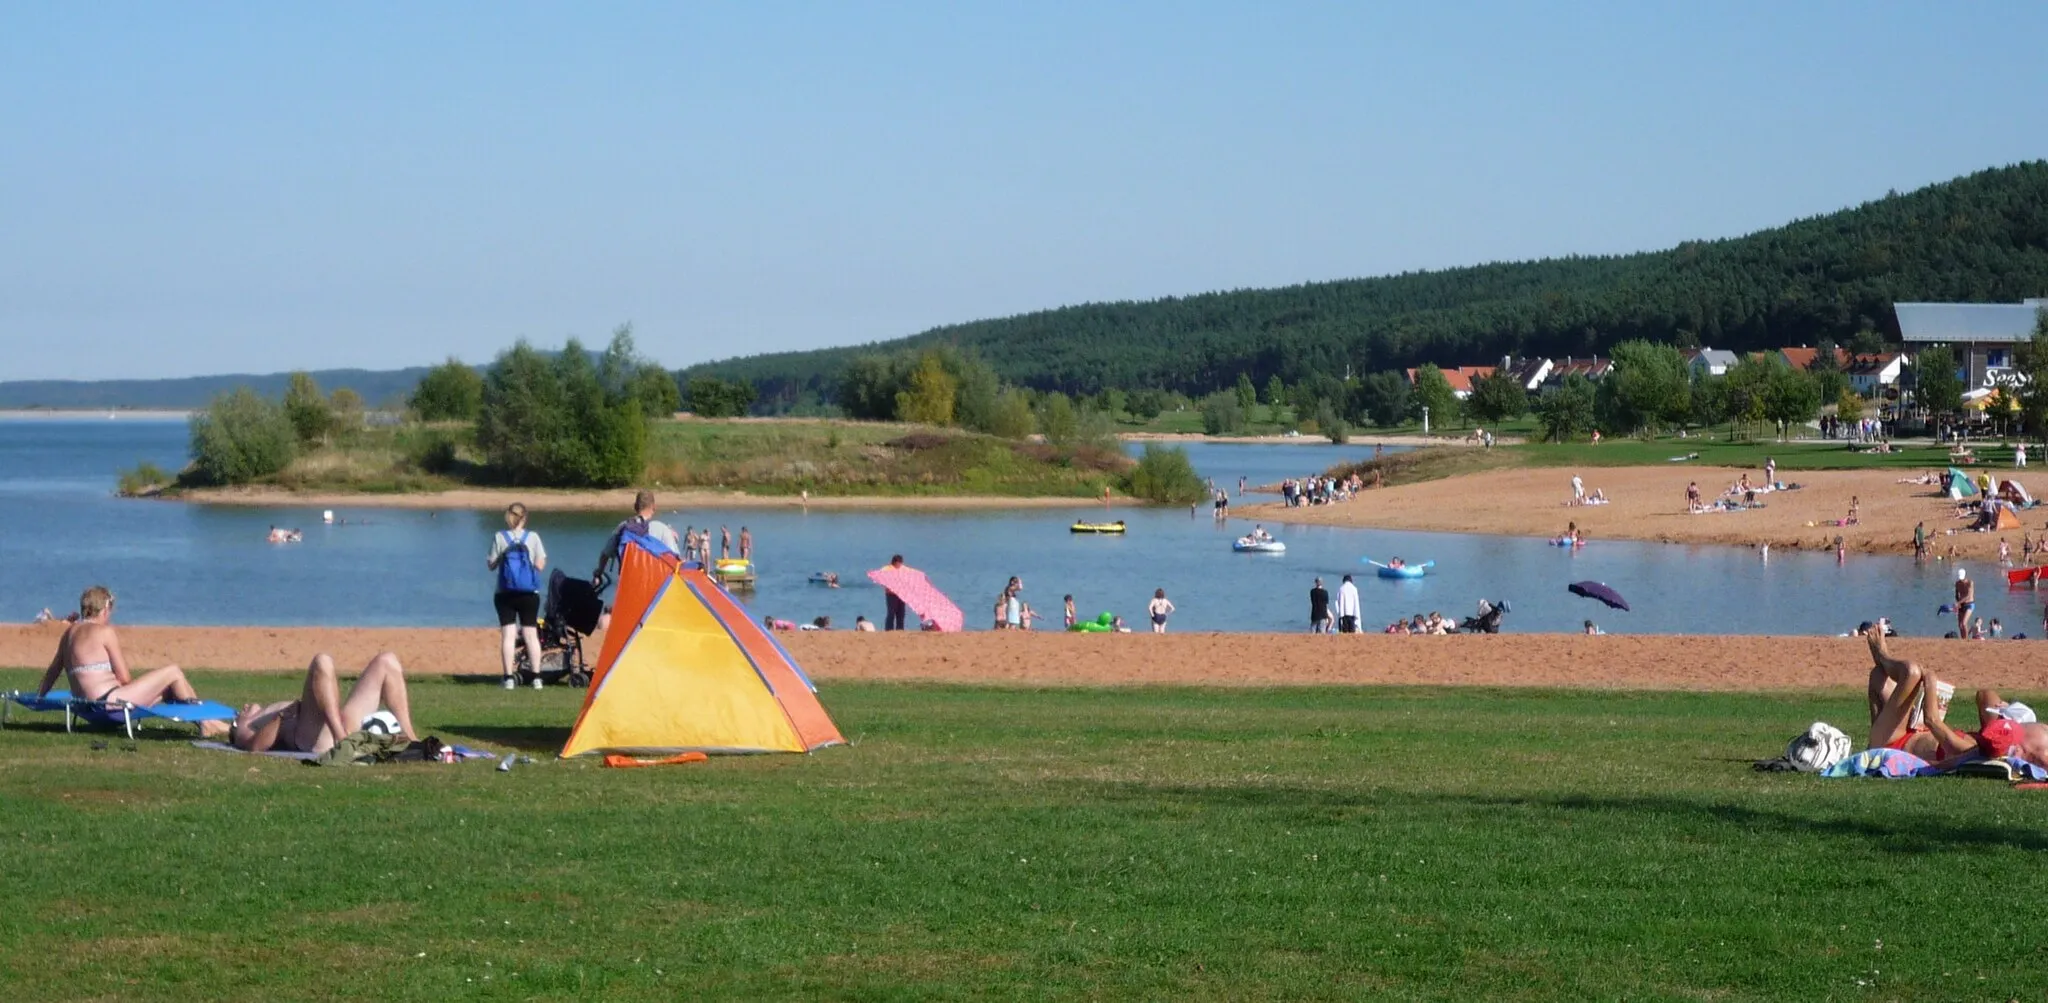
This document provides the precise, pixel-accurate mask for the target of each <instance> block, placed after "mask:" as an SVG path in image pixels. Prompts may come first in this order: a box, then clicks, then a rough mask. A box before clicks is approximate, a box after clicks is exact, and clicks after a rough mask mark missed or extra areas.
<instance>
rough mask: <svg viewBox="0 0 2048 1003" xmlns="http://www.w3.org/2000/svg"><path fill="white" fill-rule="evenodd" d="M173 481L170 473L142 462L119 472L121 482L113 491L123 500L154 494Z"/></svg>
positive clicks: (145, 461) (154, 465)
mask: <svg viewBox="0 0 2048 1003" xmlns="http://www.w3.org/2000/svg"><path fill="white" fill-rule="evenodd" d="M174 479H175V477H174V476H173V475H172V474H171V472H170V471H167V470H165V469H164V468H162V467H159V466H157V465H156V464H154V463H151V462H149V461H148V460H144V461H142V462H141V463H138V464H136V465H135V466H134V467H132V468H130V469H128V470H123V471H121V480H120V483H119V485H118V486H117V487H116V489H115V490H117V491H118V492H119V493H120V495H121V497H123V498H135V497H139V496H142V495H150V494H155V493H156V492H157V491H158V490H160V489H162V488H163V487H164V486H166V485H168V484H170V483H171V481H173V480H174Z"/></svg>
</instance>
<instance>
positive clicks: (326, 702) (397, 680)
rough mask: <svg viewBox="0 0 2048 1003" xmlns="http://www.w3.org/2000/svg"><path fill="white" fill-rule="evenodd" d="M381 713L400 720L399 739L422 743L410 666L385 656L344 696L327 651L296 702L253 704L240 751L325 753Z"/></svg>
mask: <svg viewBox="0 0 2048 1003" xmlns="http://www.w3.org/2000/svg"><path fill="white" fill-rule="evenodd" d="M379 709H383V710H388V711H390V712H391V716H393V717H395V718H397V719H398V734H399V737H400V738H403V739H405V740H406V741H408V742H414V741H418V740H419V733H418V732H416V731H414V730H413V727H412V701H411V699H410V698H409V697H408V696H407V695H406V692H405V666H403V665H401V664H399V661H398V656H397V655H394V654H392V653H391V652H388V651H387V652H384V653H383V654H380V655H378V656H377V657H375V658H372V659H370V664H368V665H365V666H363V674H362V676H361V677H359V678H357V679H356V682H355V685H354V686H351V687H349V691H348V695H347V696H342V695H341V680H340V678H339V677H338V676H337V675H336V674H335V671H334V659H333V658H331V657H329V656H328V655H327V654H326V653H325V652H322V653H321V654H318V655H314V656H313V661H312V664H310V665H308V666H306V684H305V686H304V688H303V689H301V690H300V692H299V698H298V699H297V700H287V701H285V702H283V703H274V704H269V705H260V704H250V705H248V706H246V707H244V708H242V712H241V713H240V714H238V715H236V716H235V727H234V737H233V739H232V741H233V742H234V745H235V748H238V749H247V750H248V751H250V752H316V753H317V752H326V751H327V750H328V749H331V748H333V747H334V743H335V742H337V741H339V740H341V739H343V738H346V737H348V736H349V735H353V734H355V733H356V732H358V731H361V730H362V721H363V719H364V718H366V717H369V716H370V715H371V714H375V713H376V712H377V711H378V710H379Z"/></svg>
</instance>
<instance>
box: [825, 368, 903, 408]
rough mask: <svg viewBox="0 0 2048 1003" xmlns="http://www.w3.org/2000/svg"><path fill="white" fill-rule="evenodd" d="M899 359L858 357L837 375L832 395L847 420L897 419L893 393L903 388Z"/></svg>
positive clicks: (894, 394)
mask: <svg viewBox="0 0 2048 1003" xmlns="http://www.w3.org/2000/svg"><path fill="white" fill-rule="evenodd" d="M903 370H904V367H903V366H902V365H901V360H900V359H898V358H894V357H891V356H887V355H857V356H854V357H853V358H852V359H851V360H849V361H848V362H847V363H846V368H845V370H844V371H843V372H841V373H840V375H839V384H838V388H837V390H836V392H835V394H834V396H835V397H836V398H837V399H838V401H839V406H840V407H841V408H844V409H845V410H846V415H847V417H849V418H866V419H869V420H872V421H887V420H889V419H891V418H894V417H896V394H897V393H898V392H899V391H901V390H902V389H903V382H904V377H905V376H907V375H908V374H907V373H905V372H904V371H903Z"/></svg>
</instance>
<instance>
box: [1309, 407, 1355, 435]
mask: <svg viewBox="0 0 2048 1003" xmlns="http://www.w3.org/2000/svg"><path fill="white" fill-rule="evenodd" d="M1316 431H1318V432H1321V433H1322V434H1323V437H1324V438H1326V439H1329V440H1330V441H1331V442H1332V443H1335V444H1336V445H1339V446H1341V445H1343V444H1345V443H1347V442H1350V441H1351V426H1350V425H1348V424H1346V423H1345V421H1344V419H1343V418H1342V417H1340V416H1338V414H1337V409H1336V408H1333V407H1331V406H1330V405H1329V403H1328V402H1324V403H1322V404H1319V405H1317V406H1316Z"/></svg>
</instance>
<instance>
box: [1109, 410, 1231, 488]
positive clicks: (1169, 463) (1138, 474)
mask: <svg viewBox="0 0 2048 1003" xmlns="http://www.w3.org/2000/svg"><path fill="white" fill-rule="evenodd" d="M1232 403H1236V402H1235V401H1232ZM1124 491H1125V493H1126V494H1129V495H1130V496H1131V497H1133V498H1143V499H1145V500H1146V501H1154V502H1160V503H1163V504H1169V505H1187V504H1191V503H1193V502H1197V501H1200V500H1201V499H1202V497H1203V496H1204V495H1206V494H1208V490H1207V488H1206V487H1204V486H1203V483H1202V477H1201V475H1200V474H1197V473H1195V467H1194V464H1192V463H1189V462H1188V451H1187V450H1185V449H1182V448H1180V447H1179V446H1161V445H1158V444H1156V443H1147V444H1146V445H1145V451H1144V453H1142V454H1141V455H1139V457H1138V465H1137V466H1136V467H1133V468H1131V472H1130V474H1129V475H1127V476H1126V477H1125V479H1124Z"/></svg>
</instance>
